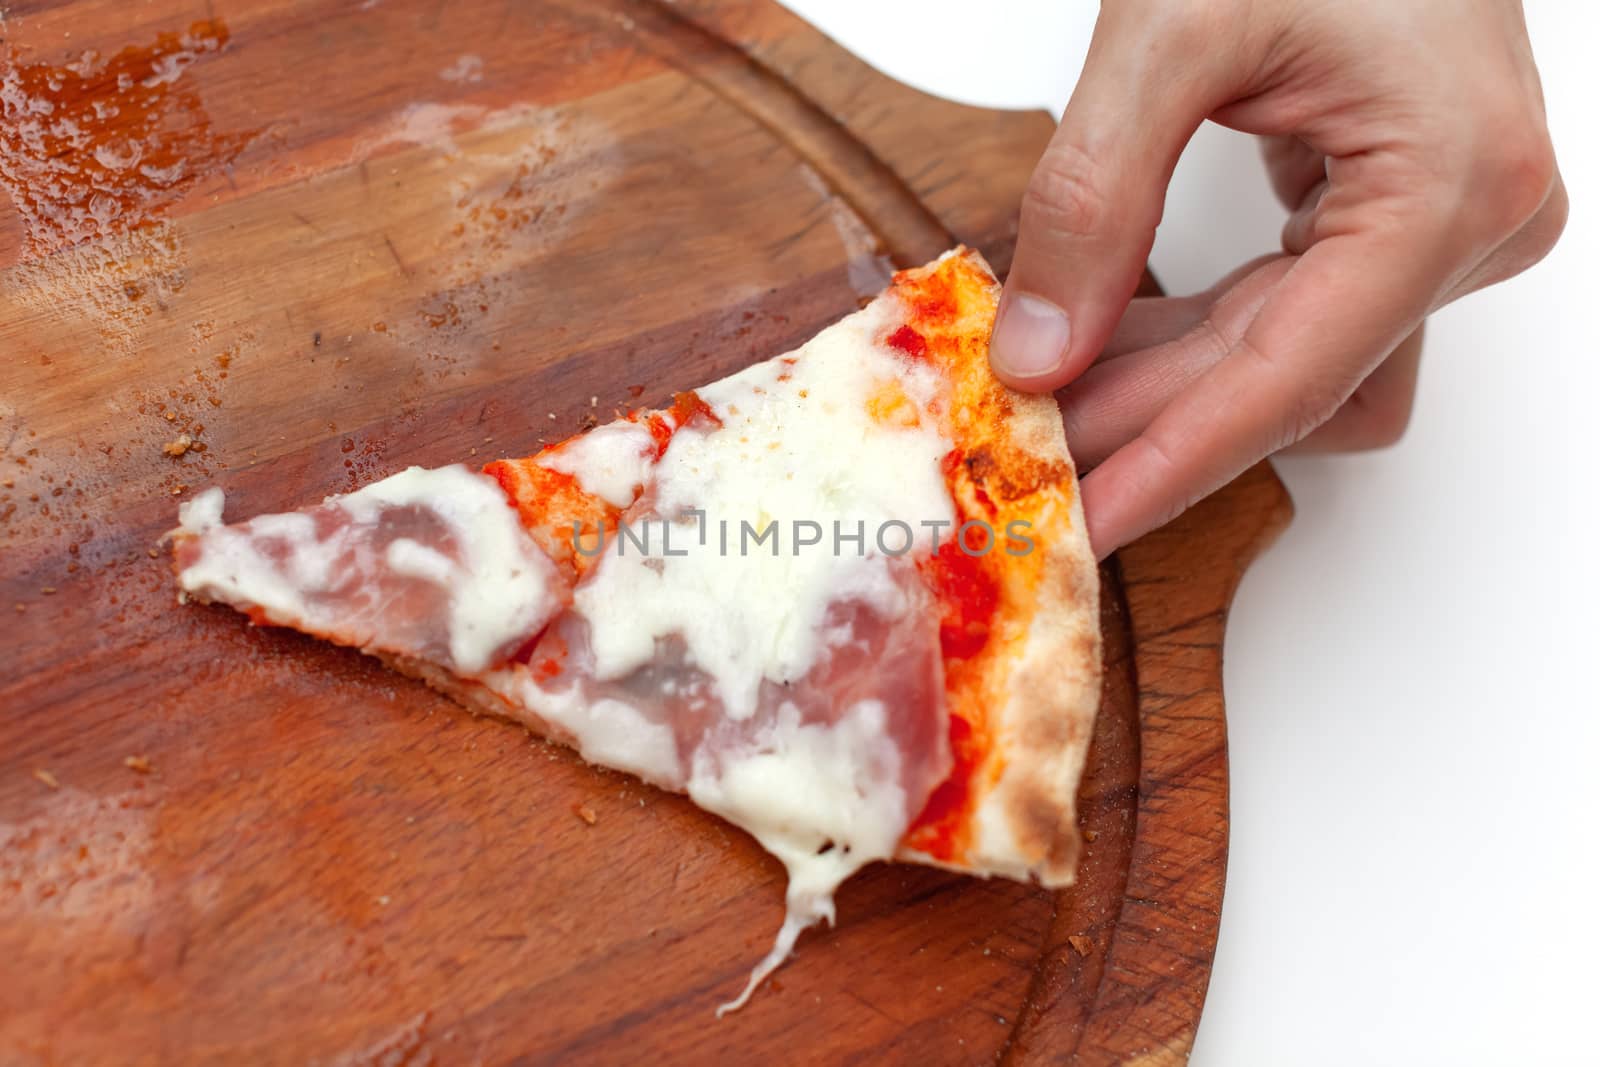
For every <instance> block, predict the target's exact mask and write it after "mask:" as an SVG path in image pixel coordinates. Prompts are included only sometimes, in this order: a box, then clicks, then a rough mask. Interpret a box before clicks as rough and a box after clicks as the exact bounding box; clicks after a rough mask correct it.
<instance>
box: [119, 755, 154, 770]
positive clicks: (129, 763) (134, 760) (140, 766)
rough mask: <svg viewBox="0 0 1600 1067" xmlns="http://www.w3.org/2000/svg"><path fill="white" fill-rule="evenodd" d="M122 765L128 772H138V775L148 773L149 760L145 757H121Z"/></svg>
mask: <svg viewBox="0 0 1600 1067" xmlns="http://www.w3.org/2000/svg"><path fill="white" fill-rule="evenodd" d="M122 765H123V766H124V767H126V768H128V769H129V770H130V771H138V772H139V773H140V774H149V773H150V759H149V757H147V756H123V757H122Z"/></svg>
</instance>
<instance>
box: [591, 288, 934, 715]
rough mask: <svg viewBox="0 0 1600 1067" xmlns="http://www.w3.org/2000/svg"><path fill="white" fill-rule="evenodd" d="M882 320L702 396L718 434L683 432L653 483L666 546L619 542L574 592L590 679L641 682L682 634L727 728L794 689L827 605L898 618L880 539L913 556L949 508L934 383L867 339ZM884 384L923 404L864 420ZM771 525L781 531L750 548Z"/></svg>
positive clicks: (843, 326)
mask: <svg viewBox="0 0 1600 1067" xmlns="http://www.w3.org/2000/svg"><path fill="white" fill-rule="evenodd" d="M887 315H888V311H887V309H886V308H885V306H884V305H883V303H882V302H880V303H879V304H874V305H871V306H869V307H868V308H867V309H865V310H864V311H861V312H858V313H857V314H855V315H852V316H851V317H849V318H847V319H845V320H844V321H842V322H840V323H838V324H836V325H834V326H832V327H830V328H829V329H827V330H824V331H823V332H822V333H820V334H818V335H817V336H816V337H815V338H814V339H813V340H812V341H811V342H810V343H808V344H807V345H805V346H804V347H803V348H801V349H800V350H799V351H798V352H796V353H794V355H793V357H791V358H790V359H788V360H785V359H775V360H769V361H768V362H766V363H760V364H757V365H755V366H753V367H750V368H748V369H747V370H745V371H742V372H741V373H739V374H736V375H734V376H732V377H730V378H726V379H723V380H722V381H720V382H717V383H716V384H714V385H711V386H708V387H707V388H705V389H702V390H701V391H700V396H701V399H702V400H704V401H706V402H707V403H708V404H709V405H710V406H711V408H712V409H713V411H715V412H716V414H717V416H718V418H719V419H721V421H722V425H721V426H720V427H719V426H706V425H701V424H698V423H692V424H690V425H689V426H686V427H683V428H681V429H679V430H678V432H677V433H676V434H675V435H674V436H673V438H672V442H671V444H670V445H669V446H668V447H667V450H666V452H665V453H664V454H663V455H662V457H661V459H660V461H659V462H658V463H657V464H656V465H655V468H654V471H653V472H652V482H651V487H652V489H653V491H654V493H655V506H656V510H657V512H658V513H659V514H660V515H661V516H664V517H665V518H666V519H668V520H670V521H673V522H674V525H673V529H672V531H671V539H670V543H669V544H668V545H667V546H666V548H665V549H664V548H663V547H662V543H661V537H662V526H661V523H660V520H656V522H655V524H654V529H653V530H649V533H650V534H651V536H652V537H653V538H654V539H653V541H652V542H651V545H650V551H649V553H648V555H647V554H646V553H645V552H643V551H640V550H639V549H638V548H637V547H636V545H635V543H634V542H632V541H627V540H624V539H623V538H622V537H621V536H619V537H617V538H615V539H614V540H613V541H612V543H611V544H610V546H609V547H608V548H607V554H606V556H605V557H604V558H603V559H602V560H601V561H600V563H599V564H598V565H597V566H596V568H595V569H594V571H593V572H592V573H591V575H589V577H588V578H586V579H585V581H584V582H582V583H580V584H579V586H578V588H577V591H576V599H575V606H576V608H577V610H578V612H579V613H580V614H582V615H583V616H584V617H586V618H587V619H588V620H589V622H590V624H591V631H592V634H593V637H592V640H593V642H594V653H595V665H596V671H597V673H598V675H599V676H600V677H601V678H614V677H620V676H622V675H625V674H627V673H629V672H631V671H633V670H636V669H638V668H639V667H640V666H642V665H643V664H645V663H647V662H649V660H650V658H651V657H652V656H653V655H654V653H655V648H656V643H657V642H658V641H659V640H661V639H663V638H665V637H668V636H669V635H681V636H682V637H683V639H684V640H685V642H686V643H687V646H688V653H689V660H690V662H692V663H693V664H695V665H696V666H698V667H700V668H701V669H702V670H704V671H705V672H706V673H707V674H708V675H710V676H711V678H712V679H713V680H714V681H715V683H716V685H717V687H718V690H719V694H720V696H721V698H722V701H723V703H724V705H725V706H726V708H727V713H728V715H729V716H730V717H732V718H735V719H740V718H744V717H747V716H748V715H749V714H750V713H751V710H752V709H753V708H754V706H755V698H756V693H757V691H758V688H759V686H760V683H761V681H762V680H763V679H767V680H771V681H774V682H780V683H782V682H788V681H793V680H794V679H796V678H798V677H800V676H801V675H803V674H804V673H805V672H806V671H807V670H808V669H809V668H810V667H811V665H812V664H813V663H815V662H816V658H817V653H818V651H819V649H820V642H821V640H822V638H823V616H824V614H825V613H826V611H827V608H828V606H829V605H830V604H832V603H835V602H836V601H838V600H840V599H843V598H845V597H847V596H855V597H858V598H860V599H863V600H866V601H868V602H869V603H872V604H873V605H874V606H875V607H878V608H880V609H881V610H884V613H885V614H888V615H894V614H897V613H898V611H899V609H901V608H902V607H903V605H901V604H899V603H898V602H897V601H896V599H895V597H896V591H895V588H894V584H893V583H892V582H891V581H889V580H888V578H887V571H886V569H885V567H884V566H883V562H884V558H883V555H882V554H881V553H880V551H879V545H878V543H877V542H878V534H879V532H880V531H883V532H884V535H885V543H886V546H887V547H888V548H889V549H890V550H891V551H895V552H898V551H899V550H900V549H901V547H902V544H903V543H904V542H905V541H906V540H907V539H908V538H909V539H910V541H911V544H912V549H913V551H916V550H922V549H925V547H926V545H927V544H928V543H929V541H930V539H931V537H932V536H933V533H932V530H933V529H935V528H936V527H934V526H930V525H927V524H930V523H931V524H937V523H943V524H945V526H948V525H949V523H950V522H951V521H952V519H953V518H954V505H953V503H952V502H951V499H950V493H949V490H948V489H947V488H946V486H945V482H944V477H943V475H942V473H941V471H940V466H939V464H940V461H941V460H942V458H943V457H944V455H945V453H946V452H948V451H949V449H950V442H949V441H948V440H947V439H945V438H944V437H943V435H942V434H941V433H940V431H939V429H938V427H937V424H936V422H935V420H934V419H933V418H932V417H931V416H930V415H928V414H926V405H927V404H928V403H929V402H930V401H931V398H932V397H933V396H935V395H936V393H937V390H938V388H939V386H938V381H937V378H936V377H935V372H934V371H932V370H931V369H928V368H923V367H914V368H910V369H909V371H908V368H907V367H906V366H905V365H903V364H902V363H900V362H899V361H898V360H897V358H896V357H895V356H894V355H893V354H892V353H890V352H889V351H887V350H886V349H884V348H883V346H882V345H880V344H878V343H877V338H878V336H879V335H880V334H881V333H882V332H883V331H884V330H885V329H886V326H887ZM896 382H898V383H899V384H900V386H901V388H902V389H903V390H904V391H905V392H906V393H907V394H908V395H910V396H912V397H914V398H920V399H921V400H922V406H923V407H924V414H923V416H922V417H921V418H920V419H919V420H918V422H917V423H916V424H915V425H898V424H897V425H888V424H885V423H883V422H881V421H877V420H874V419H873V418H872V417H871V416H870V415H869V413H868V410H869V405H870V404H871V402H872V399H873V397H874V396H876V395H878V394H879V393H880V392H881V391H882V390H883V389H884V387H885V386H886V385H890V384H893V383H896ZM691 513H692V514H691ZM890 522H898V523H903V524H904V530H902V529H901V528H900V527H889V526H886V525H885V524H887V523H890ZM769 523H775V524H776V529H775V530H774V531H772V532H770V533H768V536H767V539H766V540H765V541H763V542H761V543H759V544H758V543H756V540H755V539H756V537H758V536H759V535H760V534H761V533H762V532H763V531H766V530H767V529H768V524H769ZM797 523H807V524H813V523H814V524H816V526H815V528H810V527H808V528H807V529H806V532H805V533H804V534H802V535H801V538H799V539H803V538H806V537H810V536H814V535H815V534H816V532H817V531H818V530H820V534H821V537H822V541H821V543H819V544H814V545H800V544H798V543H796V542H797V540H799V539H797V538H796V537H795V530H796V524H797ZM835 524H838V525H837V530H838V531H839V532H841V533H842V534H844V535H845V536H846V537H849V536H851V535H853V534H855V533H857V532H860V533H861V534H862V537H863V540H862V541H861V542H860V543H859V547H857V545H858V543H856V542H851V541H848V540H841V541H839V542H837V543H836V542H835V539H834V534H835V530H836V526H835ZM747 531H748V533H747ZM835 548H838V549H839V550H838V551H837V552H836V551H835ZM774 549H776V551H774ZM678 553H682V554H681V555H680V554H678Z"/></svg>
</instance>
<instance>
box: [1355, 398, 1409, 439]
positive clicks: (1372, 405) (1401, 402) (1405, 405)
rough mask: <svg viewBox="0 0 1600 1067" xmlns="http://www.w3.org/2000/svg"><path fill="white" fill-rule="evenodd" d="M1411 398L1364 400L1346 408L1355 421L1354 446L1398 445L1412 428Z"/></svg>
mask: <svg viewBox="0 0 1600 1067" xmlns="http://www.w3.org/2000/svg"><path fill="white" fill-rule="evenodd" d="M1352 399H1355V398H1352ZM1411 399H1412V398H1411V394H1409V393H1407V394H1406V395H1404V396H1402V397H1396V398H1391V399H1389V400H1387V401H1373V400H1369V399H1365V398H1363V399H1362V401H1361V402H1360V403H1357V404H1351V405H1347V406H1349V407H1350V408H1351V410H1352V413H1353V414H1355V415H1356V417H1357V420H1358V421H1357V425H1356V432H1355V434H1354V441H1353V447H1354V448H1356V449H1373V448H1388V447H1389V446H1390V445H1393V444H1397V443H1398V442H1399V441H1400V439H1401V438H1402V437H1404V436H1405V435H1406V428H1407V427H1408V426H1410V425H1411V411H1412V403H1411Z"/></svg>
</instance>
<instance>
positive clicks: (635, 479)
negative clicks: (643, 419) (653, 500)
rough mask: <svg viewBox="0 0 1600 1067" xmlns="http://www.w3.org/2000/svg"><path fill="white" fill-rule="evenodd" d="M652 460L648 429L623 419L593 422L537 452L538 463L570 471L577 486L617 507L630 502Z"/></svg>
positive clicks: (637, 491) (644, 477) (553, 468)
mask: <svg viewBox="0 0 1600 1067" xmlns="http://www.w3.org/2000/svg"><path fill="white" fill-rule="evenodd" d="M654 461H655V439H654V438H653V437H651V435H650V431H649V429H648V428H646V427H644V426H641V425H640V424H638V423H635V422H627V421H617V422H612V423H608V424H606V425H605V426H596V427H595V428H594V429H592V430H590V431H589V432H588V433H586V434H584V435H583V436H582V437H574V438H573V439H572V440H570V441H567V442H566V443H564V444H562V445H560V446H559V447H557V448H553V449H550V450H548V451H546V452H544V453H543V454H541V455H540V456H539V465H540V466H541V467H548V468H549V469H550V470H553V471H559V472H561V473H562V474H570V475H572V476H573V477H574V478H576V479H577V481H578V488H580V489H582V490H583V491H584V492H586V493H588V494H590V495H591V496H597V497H599V498H600V499H601V500H604V501H605V502H606V503H607V504H610V505H611V506H613V507H618V508H625V507H627V506H628V505H629V504H631V503H633V499H634V497H636V496H638V495H639V489H640V487H642V486H643V485H644V483H645V480H646V479H647V478H648V477H649V476H650V465H651V464H652V463H653V462H654Z"/></svg>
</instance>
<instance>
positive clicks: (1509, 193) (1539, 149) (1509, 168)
mask: <svg viewBox="0 0 1600 1067" xmlns="http://www.w3.org/2000/svg"><path fill="white" fill-rule="evenodd" d="M1494 128H1495V129H1497V130H1498V131H1499V136H1497V137H1494V138H1493V143H1494V144H1495V145H1496V147H1495V148H1494V150H1493V151H1492V153H1491V154H1489V155H1488V156H1487V158H1485V159H1484V161H1483V163H1482V164H1481V167H1482V175H1481V192H1482V195H1483V197H1484V199H1485V200H1486V202H1487V206H1488V208H1489V218H1490V219H1491V221H1492V223H1493V224H1494V225H1495V227H1496V229H1498V230H1500V231H1502V233H1503V234H1505V235H1509V234H1512V233H1515V232H1516V231H1518V230H1520V229H1521V228H1522V227H1523V226H1524V225H1526V224H1527V222H1528V220H1530V219H1532V218H1533V217H1534V215H1535V214H1537V213H1538V211H1539V209H1540V208H1541V207H1543V206H1544V202H1545V200H1546V199H1547V198H1548V197H1549V195H1550V191H1551V186H1552V185H1553V184H1554V183H1555V180H1556V156H1555V149H1554V147H1553V146H1552V145H1551V143H1550V137H1549V135H1548V134H1547V133H1546V132H1545V130H1544V126H1543V124H1542V123H1529V122H1525V121H1519V122H1510V123H1507V122H1502V123H1499V124H1497V125H1496V127H1494Z"/></svg>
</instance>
